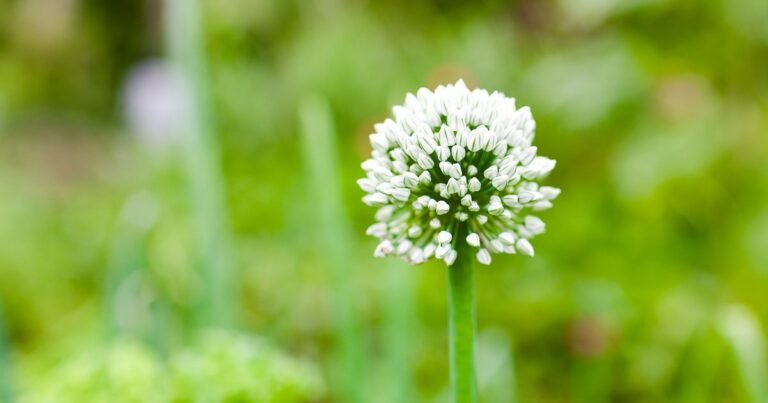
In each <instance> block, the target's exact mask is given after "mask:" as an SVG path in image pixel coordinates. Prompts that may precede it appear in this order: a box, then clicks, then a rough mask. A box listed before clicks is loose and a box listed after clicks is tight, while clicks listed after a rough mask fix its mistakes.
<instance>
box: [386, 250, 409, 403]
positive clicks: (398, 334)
mask: <svg viewBox="0 0 768 403" xmlns="http://www.w3.org/2000/svg"><path fill="white" fill-rule="evenodd" d="M390 262H391V263H390V264H389V265H388V267H386V270H387V272H388V276H387V277H388V280H389V281H388V284H387V313H386V318H385V320H386V322H385V324H384V328H385V341H384V343H385V346H384V352H385V357H386V363H385V365H386V367H387V375H388V377H387V378H388V380H389V382H388V383H389V385H388V389H389V396H387V399H386V400H385V401H389V402H403V403H409V402H415V401H416V397H415V395H414V391H415V387H414V385H413V373H412V371H413V369H412V368H411V357H412V354H413V350H412V349H411V344H412V342H411V340H413V333H414V332H413V328H414V325H415V321H414V314H413V312H414V311H415V309H414V307H415V303H414V273H413V267H409V266H407V265H405V264H403V263H402V262H400V261H399V260H395V259H390Z"/></svg>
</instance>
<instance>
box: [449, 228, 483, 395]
mask: <svg viewBox="0 0 768 403" xmlns="http://www.w3.org/2000/svg"><path fill="white" fill-rule="evenodd" d="M457 238H458V241H457V242H456V244H457V245H456V249H457V252H458V254H457V256H456V261H455V262H454V263H453V265H451V266H448V288H449V311H450V314H449V315H450V317H449V343H450V371H451V372H450V374H451V387H452V391H453V398H454V402H455V403H474V402H476V401H477V381H476V377H475V333H476V331H475V329H476V319H475V310H476V309H475V289H474V278H473V276H474V273H473V271H472V255H471V254H470V253H469V245H468V244H467V243H466V242H464V240H463V238H464V237H457Z"/></svg>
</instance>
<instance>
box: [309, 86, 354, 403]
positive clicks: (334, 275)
mask: <svg viewBox="0 0 768 403" xmlns="http://www.w3.org/2000/svg"><path fill="white" fill-rule="evenodd" d="M299 123H300V125H301V145H302V151H303V153H302V156H303V158H304V165H305V166H304V168H305V172H306V175H307V177H306V180H307V182H306V184H307V189H308V193H307V194H308V197H307V200H310V201H311V203H312V206H311V213H312V214H313V218H315V223H314V225H315V229H317V231H316V232H315V238H316V239H315V241H316V242H317V246H318V249H319V250H320V251H322V253H323V256H322V258H323V259H324V260H325V263H326V264H327V265H328V272H329V274H330V277H331V287H332V288H333V301H332V304H333V315H334V320H335V322H336V323H335V327H336V329H337V338H338V343H339V347H338V351H337V353H336V354H337V364H336V365H338V367H339V369H338V371H334V372H335V373H336V374H335V375H336V376H337V379H336V380H335V381H336V382H337V384H338V385H339V387H340V388H341V394H342V396H341V397H342V398H341V399H340V401H343V402H352V403H354V402H362V401H364V399H363V389H364V387H363V384H364V382H363V381H364V376H363V374H364V372H363V371H362V370H361V369H362V361H363V345H362V339H361V330H360V325H359V323H358V318H357V317H358V314H357V312H355V307H356V306H357V304H356V303H355V301H354V295H353V293H352V280H353V276H354V271H353V269H354V268H353V267H352V265H350V263H349V258H350V257H349V253H348V251H349V250H351V248H353V247H354V246H353V242H352V241H351V237H350V233H349V232H350V231H349V228H350V225H349V222H348V219H347V217H346V215H345V213H344V209H343V207H342V206H343V202H342V197H341V186H340V180H339V178H340V176H341V175H340V172H339V167H338V157H337V153H336V140H335V137H336V131H335V128H334V126H333V119H332V115H331V111H330V108H329V106H328V104H327V103H326V102H325V101H324V100H323V99H321V98H318V97H307V98H305V99H304V100H302V101H301V103H300V105H299Z"/></svg>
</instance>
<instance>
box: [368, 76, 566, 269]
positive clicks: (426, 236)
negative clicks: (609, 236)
mask: <svg viewBox="0 0 768 403" xmlns="http://www.w3.org/2000/svg"><path fill="white" fill-rule="evenodd" d="M393 113H394V120H392V119H387V120H386V121H384V122H383V123H380V124H377V125H375V130H376V133H374V134H371V136H370V140H371V146H372V147H373V152H372V158H371V159H368V160H366V161H365V162H363V164H362V168H363V169H364V170H365V171H366V174H367V175H366V177H365V178H363V179H360V180H358V181H357V183H358V184H359V185H360V187H361V188H362V189H363V191H365V192H366V193H367V194H366V195H365V197H363V202H364V203H366V204H367V205H369V206H377V207H379V210H378V211H377V212H376V221H377V223H376V224H373V225H371V226H370V227H369V228H368V230H367V231H366V233H367V234H368V235H371V236H374V237H376V238H378V239H379V240H380V243H379V245H378V246H377V247H376V251H375V255H376V256H377V257H382V256H388V255H392V254H396V255H398V256H400V257H402V258H403V259H405V260H406V261H407V262H410V263H414V264H418V263H423V262H425V261H426V260H428V259H430V258H432V257H435V258H437V259H442V260H444V261H445V263H447V264H448V265H452V264H453V262H454V261H455V260H456V256H457V249H456V242H466V243H467V244H469V245H470V246H472V247H474V248H477V252H476V258H477V260H478V261H479V262H480V263H482V264H490V263H491V252H494V253H516V252H518V251H519V252H520V253H522V254H525V255H530V256H533V246H532V245H531V243H530V242H529V239H530V238H532V237H534V236H536V235H538V234H541V233H543V232H544V228H545V227H544V222H543V221H541V220H540V219H539V218H538V217H535V216H533V215H528V214H527V212H529V211H541V210H546V209H548V208H550V207H552V200H553V199H555V198H556V197H557V196H558V194H560V190H559V189H557V188H553V187H549V186H539V184H538V183H537V181H538V180H539V179H541V178H542V177H544V176H546V175H547V174H548V173H549V172H550V171H552V169H553V168H554V167H555V161H554V160H552V159H549V158H546V157H539V156H536V151H537V150H536V147H534V146H533V145H532V142H533V137H534V130H535V128H536V122H535V121H534V120H533V118H532V116H531V111H530V109H529V108H528V107H523V108H520V109H516V108H515V100H514V99H513V98H507V97H506V96H504V94H502V93H499V92H494V93H492V94H489V93H488V92H487V91H485V90H481V89H476V90H472V91H470V90H469V89H467V87H466V86H465V85H464V82H463V81H461V80H459V81H458V82H457V83H456V84H454V85H447V86H439V87H437V89H436V90H435V91H434V92H432V91H430V90H428V89H426V88H421V89H420V90H419V91H418V92H417V93H416V95H413V94H408V95H407V96H406V97H405V105H402V106H400V105H398V106H395V107H394V108H393ZM460 234H461V237H462V238H463V237H464V235H465V234H466V237H465V239H456V238H458V237H459V235H460Z"/></svg>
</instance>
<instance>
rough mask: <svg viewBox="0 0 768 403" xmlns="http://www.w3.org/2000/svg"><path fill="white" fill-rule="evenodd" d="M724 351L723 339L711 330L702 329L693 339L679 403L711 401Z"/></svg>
mask: <svg viewBox="0 0 768 403" xmlns="http://www.w3.org/2000/svg"><path fill="white" fill-rule="evenodd" d="M723 349H724V345H723V342H722V340H721V338H720V337H719V336H718V335H717V333H716V332H715V331H714V329H712V328H711V327H709V326H706V327H703V328H702V329H699V330H698V331H697V332H696V333H695V334H694V335H693V337H691V339H690V341H689V342H688V348H687V351H686V354H685V356H684V357H683V363H682V366H681V370H680V388H679V392H678V394H679V396H678V397H677V398H675V401H676V402H680V403H698V402H706V401H711V400H712V392H713V389H714V383H715V377H716V376H717V369H718V366H719V365H720V363H721V358H722V353H723Z"/></svg>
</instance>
